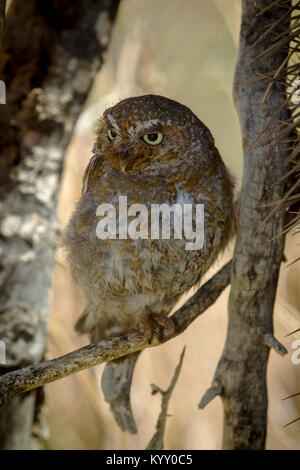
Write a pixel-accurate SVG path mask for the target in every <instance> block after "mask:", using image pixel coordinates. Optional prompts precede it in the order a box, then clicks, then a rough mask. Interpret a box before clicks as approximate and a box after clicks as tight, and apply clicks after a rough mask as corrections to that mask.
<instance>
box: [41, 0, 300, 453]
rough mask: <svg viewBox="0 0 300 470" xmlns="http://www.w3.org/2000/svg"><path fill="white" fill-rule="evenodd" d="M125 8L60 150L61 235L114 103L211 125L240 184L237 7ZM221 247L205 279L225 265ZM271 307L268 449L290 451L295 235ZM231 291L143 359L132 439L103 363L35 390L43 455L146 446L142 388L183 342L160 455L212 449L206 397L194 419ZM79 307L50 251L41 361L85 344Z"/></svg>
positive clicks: (155, 4)
mask: <svg viewBox="0 0 300 470" xmlns="http://www.w3.org/2000/svg"><path fill="white" fill-rule="evenodd" d="M186 6H187V2H182V1H181V0H164V1H163V2H159V1H158V0H143V1H142V2H141V1H139V0H123V2H122V3H121V8H120V11H119V15H118V19H117V23H116V25H115V28H114V32H113V37H112V41H111V44H110V48H109V51H108V53H107V57H106V63H105V65H104V66H103V67H102V69H101V72H100V73H99V74H98V76H97V77H96V80H95V83H94V87H93V89H92V90H91V93H90V96H89V99H88V102H87V103H86V107H85V110H84V112H83V114H82V116H81V118H80V119H79V121H78V123H77V126H76V131H75V134H74V137H73V139H72V142H71V144H70V146H69V149H68V152H67V156H66V163H65V171H64V177H63V185H62V191H61V194H60V202H59V221H60V225H61V229H62V230H63V228H64V227H65V226H66V224H67V222H68V219H69V217H70V214H71V212H72V210H73V208H74V205H75V203H76V201H77V200H78V198H79V195H80V191H81V179H82V175H83V172H84V169H85V167H86V165H87V163H88V161H89V159H90V158H91V148H92V144H93V140H94V132H95V125H96V122H97V119H98V118H99V117H100V116H101V115H102V113H103V111H104V110H105V109H106V108H107V107H109V106H111V105H114V104H115V103H116V102H118V101H119V100H120V99H123V98H126V97H129V96H135V95H142V94H146V93H156V94H162V95H165V96H167V97H169V98H173V99H175V100H177V101H179V102H181V103H183V104H185V105H187V106H189V107H190V108H191V109H192V110H193V111H194V112H195V113H196V114H197V115H198V117H199V118H200V119H201V120H202V121H203V122H204V123H205V124H206V125H207V126H208V127H209V128H210V130H211V131H212V134H213V135H214V137H215V141H216V146H217V147H218V149H219V151H220V153H221V155H222V157H223V159H224V161H225V163H226V164H227V166H228V167H229V168H230V170H231V171H232V173H233V174H234V175H235V177H236V182H237V187H239V186H240V184H241V176H242V149H241V137H240V130H239V123H238V118H237V114H236V112H235V108H234V105H233V100H232V84H233V75H234V69H235V62H236V58H237V48H238V35H239V25H240V14H241V2H240V0H213V1H211V2H207V1H204V0H201V1H199V0H189V2H188V8H187V7H186ZM231 254H232V246H231V247H229V248H228V249H227V250H226V252H225V253H224V256H223V258H222V259H219V260H218V262H217V264H216V265H215V266H214V268H213V270H211V271H210V273H208V275H207V276H206V279H207V278H208V277H210V276H211V274H212V273H213V272H214V271H216V270H218V269H219V268H220V267H221V266H222V265H223V264H224V263H225V262H226V261H227V260H228V259H229V258H230V256H231ZM285 254H286V257H287V262H286V263H284V264H283V265H282V269H281V274H280V282H279V289H278V296H277V300H276V306H275V334H276V336H277V338H278V339H279V340H280V341H281V342H282V343H283V344H284V345H285V347H286V348H287V349H288V351H289V354H288V355H287V356H285V357H284V358H282V357H280V356H277V355H276V354H275V353H274V352H273V351H271V355H270V362H269V368H268V387H269V396H270V402H269V422H268V438H267V448H268V449H298V450H299V449H300V422H297V423H294V424H291V425H290V426H287V427H284V425H285V424H287V423H288V422H289V421H292V420H293V419H294V418H296V417H297V416H300V397H298V398H294V399H289V400H285V401H282V399H283V398H284V397H286V396H288V395H290V394H293V393H296V392H297V391H299V390H300V373H299V372H300V364H299V365H295V364H293V363H292V361H291V354H292V352H293V349H292V342H293V341H294V340H295V339H297V338H299V333H298V334H295V335H292V336H289V337H285V336H286V335H287V334H288V333H290V332H291V331H293V330H296V329H297V328H299V318H300V315H299V310H300V291H299V276H300V262H298V263H294V264H292V265H290V263H291V262H292V261H294V260H295V259H296V258H297V257H298V255H299V236H298V238H297V236H293V235H289V236H288V238H287V244H286V251H285ZM228 293H229V289H226V291H225V292H224V293H223V295H221V296H220V298H219V299H218V301H217V302H216V303H215V304H214V305H213V306H212V307H211V308H210V309H208V310H207V311H206V312H205V314H204V315H203V316H201V317H199V318H198V319H197V320H196V321H195V322H194V323H193V324H192V325H191V326H190V327H189V329H188V330H187V331H186V332H185V333H184V334H183V335H181V336H180V337H178V338H176V339H173V340H172V341H170V342H168V343H167V344H165V345H163V346H160V347H157V348H151V349H147V350H146V351H144V352H143V353H142V355H141V357H140V359H139V361H138V364H137V367H136V370H135V374H134V380H133V387H132V403H133V410H134V414H135V417H136V421H137V425H138V429H139V432H138V434H137V435H134V436H132V435H129V434H127V433H123V432H122V431H120V430H119V428H118V427H117V425H116V424H115V422H114V420H113V419H112V417H111V414H110V411H109V409H108V405H107V404H106V403H105V402H104V399H103V396H102V392H101V390H100V385H99V381H100V374H101V373H102V370H103V366H99V367H96V368H93V369H89V370H86V371H82V372H80V373H78V374H75V375H72V376H70V377H67V378H65V379H62V380H59V381H57V382H54V383H52V384H49V385H47V386H46V387H45V389H46V395H47V408H46V412H47V419H48V422H49V435H48V438H47V441H46V447H47V448H49V449H144V448H145V447H146V446H147V444H148V442H149V440H150V439H151V437H152V435H153V434H154V431H155V423H156V419H157V417H158V414H159V411H160V397H159V396H158V395H154V396H152V395H151V388H150V384H151V383H155V384H156V385H158V386H159V387H161V388H163V389H164V388H167V387H168V385H169V382H170V380H171V378H172V375H173V373H174V369H175V367H176V365H177V363H178V360H179V356H180V353H181V350H182V348H183V346H184V345H186V347H187V349H186V355H185V359H184V363H183V367H182V371H181V374H180V377H179V380H178V383H177V385H176V388H175V390H174V392H173V395H172V398H171V401H170V407H169V412H170V414H171V415H172V416H170V417H169V418H168V421H167V429H166V436H165V448H166V449H220V448H221V445H222V443H221V440H222V418H223V416H222V414H223V411H222V404H221V400H220V399H219V398H217V399H215V400H214V401H213V402H212V403H211V404H209V405H208V406H207V408H206V409H205V410H204V411H200V410H198V408H197V407H198V403H199V401H200V398H201V396H202V395H203V393H204V392H205V391H206V389H207V388H208V387H209V385H210V382H211V380H212V378H213V375H214V372H215V368H216V366H217V363H218V359H219V357H220V355H221V352H222V348H223V344H224V340H225V336H226V327H227V312H226V307H227V299H228ZM83 308H84V300H83V298H82V296H81V293H80V292H79V290H78V289H77V287H76V286H75V285H74V284H73V283H72V281H71V278H70V274H69V269H68V266H67V263H66V260H65V255H64V252H63V251H62V250H61V249H58V251H57V256H56V266H55V270H54V275H53V298H52V311H51V316H50V322H49V344H48V350H47V359H50V358H53V357H57V356H59V355H62V354H66V353H67V352H69V351H71V350H73V349H76V348H78V347H81V346H83V345H86V344H88V342H89V341H88V338H87V337H79V336H78V335H77V333H75V331H74V324H75V322H76V320H77V319H78V317H79V315H80V313H81V312H82V310H83Z"/></svg>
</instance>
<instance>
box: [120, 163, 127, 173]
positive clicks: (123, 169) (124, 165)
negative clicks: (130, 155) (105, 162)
mask: <svg viewBox="0 0 300 470" xmlns="http://www.w3.org/2000/svg"><path fill="white" fill-rule="evenodd" d="M127 166H128V161H125V160H123V161H122V160H120V168H121V171H122V172H123V173H125V171H126V168H127Z"/></svg>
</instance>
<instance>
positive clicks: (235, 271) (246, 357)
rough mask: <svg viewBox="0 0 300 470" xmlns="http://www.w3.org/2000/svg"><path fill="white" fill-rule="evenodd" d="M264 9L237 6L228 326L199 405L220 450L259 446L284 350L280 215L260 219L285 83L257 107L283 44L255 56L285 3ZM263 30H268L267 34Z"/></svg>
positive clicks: (272, 180)
mask: <svg viewBox="0 0 300 470" xmlns="http://www.w3.org/2000/svg"><path fill="white" fill-rule="evenodd" d="M269 6H270V2H268V1H267V0H255V1H253V0H243V3H242V24H241V31H240V48H239V56H238V62H237V67H236V75H235V88H234V94H235V103H236V107H237V110H238V114H239V118H240V124H241V130H242V138H243V151H244V172H243V182H242V192H241V199H240V208H239V216H238V223H237V240H236V247H235V252H234V257H233V263H232V277H231V292H230V298H229V323H228V332H227V339H226V344H225V347H224V351H223V354H222V357H221V359H220V362H219V364H218V368H217V371H216V374H215V377H214V380H213V383H212V387H211V389H210V390H209V391H208V392H207V393H206V395H205V397H204V398H203V400H202V402H201V404H200V405H201V406H204V405H205V404H206V403H207V402H208V401H210V399H212V398H213V396H215V395H217V394H220V395H221V397H222V401H223V406H224V435H223V436H224V439H223V440H224V442H223V446H224V448H225V449H263V448H264V446H265V438H266V426H267V406H268V397H267V388H266V368H267V362H268V356H269V347H270V346H271V347H274V348H275V350H277V352H279V353H281V354H284V353H285V352H286V351H285V350H284V348H283V347H282V346H281V345H280V344H279V343H278V342H277V341H276V340H275V338H274V337H273V305H274V300H275V295H276V288H277V281H278V273H279V267H280V263H281V260H282V256H283V246H284V237H283V235H282V232H283V226H284V210H282V209H280V208H279V209H278V210H277V211H275V212H274V213H273V214H272V216H271V217H269V218H267V216H268V215H269V214H270V210H271V209H270V204H271V203H274V202H276V201H278V200H280V199H281V198H282V196H283V194H284V182H283V181H280V180H281V178H282V176H283V175H284V174H285V172H286V170H287V166H286V156H287V148H286V145H285V144H282V143H280V142H279V141H278V132H279V131H274V133H273V134H272V135H271V136H267V135H266V134H267V133H264V132H263V131H264V129H265V126H266V123H268V122H270V120H271V118H274V119H273V122H272V123H270V125H269V127H268V132H270V131H271V130H275V129H276V128H277V127H278V126H279V127H280V123H281V121H286V120H287V118H288V114H287V111H286V110H285V109H284V106H283V104H284V102H285V83H284V81H281V82H279V81H277V82H276V81H275V82H274V84H273V86H272V87H269V94H268V96H267V99H266V101H265V103H264V105H263V106H262V107H261V106H260V105H261V103H262V101H263V99H264V96H265V92H266V90H267V88H268V85H269V83H270V78H271V77H273V76H274V73H275V72H276V71H277V70H278V69H279V67H280V66H281V65H282V64H283V65H284V61H285V59H286V57H287V47H286V46H287V45H288V40H286V41H282V44H281V46H279V47H277V48H275V50H274V52H273V53H270V54H268V55H266V56H265V55H264V56H262V57H261V58H259V57H258V56H259V55H260V54H261V53H263V52H265V51H267V49H268V48H270V47H271V46H272V45H274V44H275V42H274V41H275V40H276V35H278V34H279V35H280V34H281V32H282V31H283V30H284V29H286V28H288V25H289V14H288V13H289V12H288V9H289V7H290V6H291V4H290V3H289V2H287V1H281V2H280V1H279V2H277V3H276V4H275V3H274V5H273V6H272V8H269V9H268V10H266V11H264V12H262V10H263V9H265V8H266V7H269ZM261 12H262V13H261ZM284 15H285V16H284ZM276 22H277V23H276ZM270 26H273V27H272V30H270V31H269V32H268V31H267V29H268V28H270ZM279 37H280V36H279ZM277 39H278V37H277ZM285 63H286V62H285ZM258 78H259V80H257V79H258ZM246 82H247V84H246ZM280 109H281V111H279V112H276V111H278V110H280ZM261 133H263V135H262V136H261V138H260V139H258V140H257V138H258V136H259V135H260V134H261ZM255 141H256V143H255V144H254V142H255ZM253 144H254V145H253ZM266 218H267V220H266Z"/></svg>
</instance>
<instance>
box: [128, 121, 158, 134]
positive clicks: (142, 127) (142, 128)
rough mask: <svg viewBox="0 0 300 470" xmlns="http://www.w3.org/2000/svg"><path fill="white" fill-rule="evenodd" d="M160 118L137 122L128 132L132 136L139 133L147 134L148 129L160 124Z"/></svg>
mask: <svg viewBox="0 0 300 470" xmlns="http://www.w3.org/2000/svg"><path fill="white" fill-rule="evenodd" d="M158 122H159V121H158V119H149V120H148V121H141V122H137V123H136V125H135V126H130V127H129V129H128V131H127V132H128V134H129V135H130V137H135V136H136V135H137V134H142V133H143V132H144V133H145V134H146V133H147V130H148V129H150V128H151V127H153V126H156V125H157V124H158Z"/></svg>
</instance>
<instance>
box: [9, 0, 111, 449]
mask: <svg viewBox="0 0 300 470" xmlns="http://www.w3.org/2000/svg"><path fill="white" fill-rule="evenodd" d="M118 5H119V0H99V1H97V2H95V1H93V0H85V1H84V0H76V1H74V0H73V1H71V0H62V1H61V0H60V1H58V0H49V1H47V2H44V1H41V0H31V1H30V2H23V1H22V0H14V1H13V3H12V5H11V7H10V9H9V12H8V15H7V18H6V26H5V31H4V36H3V43H2V48H1V51H0V79H1V80H4V82H5V84H6V92H7V104H6V105H0V157H1V158H0V253H1V265H0V339H1V340H3V341H5V343H6V352H7V357H6V361H7V364H6V365H5V366H2V370H0V373H4V372H6V371H7V370H12V369H17V368H20V367H23V366H24V365H28V364H32V363H36V362H39V361H40V360H41V359H42V357H43V354H44V350H45V344H46V337H47V317H48V310H49V288H50V282H51V275H52V267H53V262H54V253H55V246H56V232H57V228H56V204H57V196H58V193H59V187H60V177H61V172H62V165H63V157H64V152H65V150H66V148H67V145H68V143H69V141H70V138H71V136H72V132H73V129H74V125H75V123H76V120H77V118H78V116H79V114H80V112H81V110H82V107H83V105H84V103H85V100H86V97H87V94H88V92H89V90H90V87H91V85H92V82H93V79H94V76H95V74H96V72H97V70H99V68H100V66H101V64H102V60H103V53H104V51H105V50H106V48H107V45H108V41H109V36H110V32H111V27H112V24H113V21H114V19H115V16H116V12H117V9H118ZM34 408H35V392H33V393H32V392H31V393H29V394H25V395H24V396H22V397H16V398H15V399H14V400H13V401H12V402H10V403H9V404H7V405H6V406H5V407H4V408H3V409H2V410H1V413H0V448H4V449H21V448H28V446H29V440H30V432H31V425H32V420H33V413H34Z"/></svg>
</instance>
